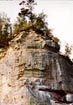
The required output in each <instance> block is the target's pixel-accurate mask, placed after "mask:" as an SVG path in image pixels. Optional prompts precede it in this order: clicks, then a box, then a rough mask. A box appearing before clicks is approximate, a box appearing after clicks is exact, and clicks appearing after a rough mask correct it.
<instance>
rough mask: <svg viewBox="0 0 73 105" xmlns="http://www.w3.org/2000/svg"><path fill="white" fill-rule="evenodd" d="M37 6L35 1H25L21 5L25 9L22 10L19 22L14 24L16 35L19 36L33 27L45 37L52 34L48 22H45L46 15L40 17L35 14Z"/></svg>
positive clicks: (42, 14) (41, 14)
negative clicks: (34, 9) (34, 10)
mask: <svg viewBox="0 0 73 105" xmlns="http://www.w3.org/2000/svg"><path fill="white" fill-rule="evenodd" d="M35 4H36V3H35V2H34V0H24V1H22V2H21V3H20V4H19V5H22V6H23V8H21V10H20V13H19V14H18V15H19V16H18V19H17V22H16V23H15V24H14V34H18V33H19V32H20V31H22V30H27V29H28V28H29V29H30V28H31V27H32V28H33V30H35V31H36V32H39V33H40V34H43V35H45V36H46V34H47V36H48V34H50V33H51V32H50V30H49V29H48V28H47V22H45V17H46V15H45V14H44V13H40V14H38V15H36V14H35V13H33V8H34V5H35Z"/></svg>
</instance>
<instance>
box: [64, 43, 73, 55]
mask: <svg viewBox="0 0 73 105" xmlns="http://www.w3.org/2000/svg"><path fill="white" fill-rule="evenodd" d="M72 48H73V46H72V45H71V46H70V45H69V44H68V43H66V45H65V54H64V55H65V56H70V55H71V51H72Z"/></svg>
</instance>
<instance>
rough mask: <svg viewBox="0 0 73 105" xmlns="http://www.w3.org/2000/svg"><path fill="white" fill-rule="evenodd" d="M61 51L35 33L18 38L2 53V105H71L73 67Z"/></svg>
mask: <svg viewBox="0 0 73 105" xmlns="http://www.w3.org/2000/svg"><path fill="white" fill-rule="evenodd" d="M59 49H60V47H59V45H58V44H57V43H55V42H54V41H53V40H51V39H45V38H44V37H43V36H41V35H40V34H36V33H35V32H34V31H32V30H31V31H29V32H21V33H20V34H19V35H18V36H16V37H15V38H14V39H13V40H12V41H11V42H10V46H9V48H8V49H7V50H6V51H4V52H2V53H0V54H2V55H0V105H66V104H67V105H70V103H72V102H73V95H72V94H73V66H72V64H71V63H70V62H69V61H68V60H66V58H65V57H64V56H62V55H60V54H59ZM1 56H2V57H1ZM27 80H28V81H29V82H30V81H31V83H29V84H28V85H27V86H26V84H24V83H25V82H26V81H27ZM46 94H47V95H46ZM67 94H71V95H70V97H69V99H68V95H67ZM40 97H41V98H40ZM45 97H46V99H45V101H43V100H44V98H45ZM70 98H71V99H70ZM69 100H70V101H69Z"/></svg>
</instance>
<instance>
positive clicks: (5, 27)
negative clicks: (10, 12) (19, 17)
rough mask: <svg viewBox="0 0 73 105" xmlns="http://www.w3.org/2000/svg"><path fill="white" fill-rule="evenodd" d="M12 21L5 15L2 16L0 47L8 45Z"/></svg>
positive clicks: (0, 16)
mask: <svg viewBox="0 0 73 105" xmlns="http://www.w3.org/2000/svg"><path fill="white" fill-rule="evenodd" d="M9 28H10V20H9V18H8V17H7V15H6V14H5V13H2V14H0V47H4V46H7V45H8V40H9V34H11V33H9V32H10V30H9Z"/></svg>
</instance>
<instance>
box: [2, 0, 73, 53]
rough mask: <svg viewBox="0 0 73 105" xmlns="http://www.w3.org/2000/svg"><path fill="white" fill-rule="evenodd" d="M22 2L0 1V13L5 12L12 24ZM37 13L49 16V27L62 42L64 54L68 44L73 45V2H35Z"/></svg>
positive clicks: (16, 0)
mask: <svg viewBox="0 0 73 105" xmlns="http://www.w3.org/2000/svg"><path fill="white" fill-rule="evenodd" d="M20 1H21V0H0V12H5V13H6V14H7V15H8V17H10V18H11V23H14V22H15V21H16V17H17V15H18V12H19V10H20V6H19V3H20ZM35 1H36V2H37V5H36V6H35V9H34V10H35V12H36V13H41V12H44V13H45V14H46V15H47V18H46V21H47V22H48V27H49V28H50V29H52V33H53V35H54V36H56V37H58V38H59V39H60V42H61V52H62V53H63V52H64V46H65V44H66V43H69V45H71V44H73V0H35Z"/></svg>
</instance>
